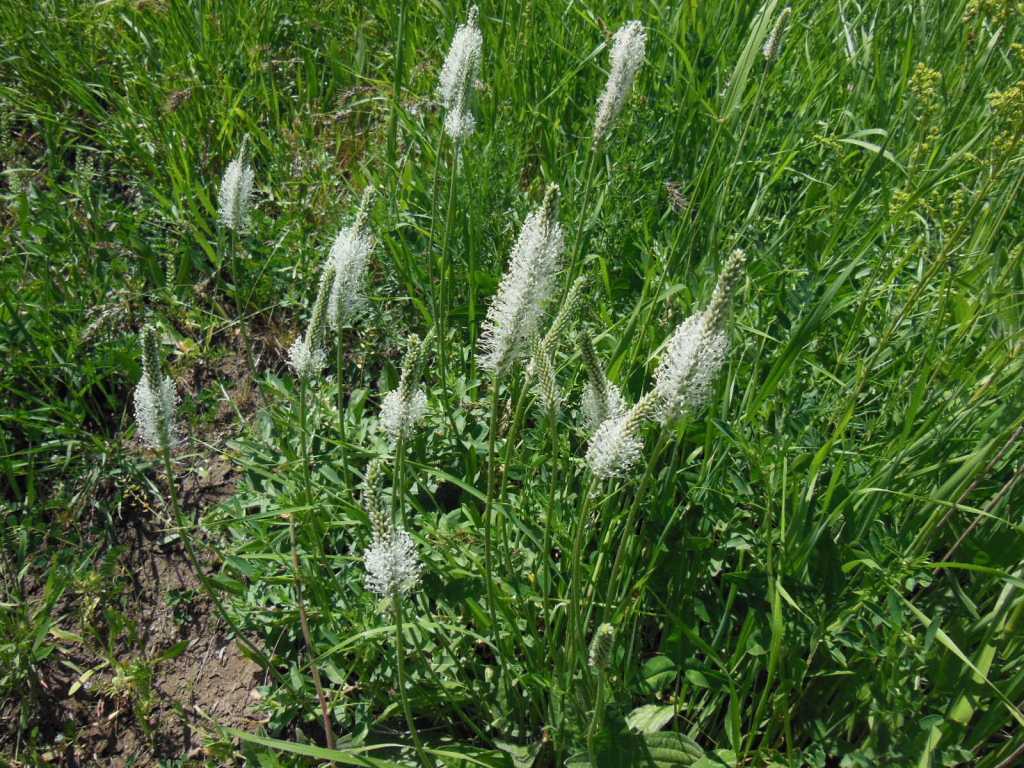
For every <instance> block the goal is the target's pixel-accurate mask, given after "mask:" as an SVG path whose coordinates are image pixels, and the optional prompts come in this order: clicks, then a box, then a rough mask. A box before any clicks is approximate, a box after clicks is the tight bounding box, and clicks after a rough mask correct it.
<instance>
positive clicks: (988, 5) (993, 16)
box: [964, 0, 1019, 24]
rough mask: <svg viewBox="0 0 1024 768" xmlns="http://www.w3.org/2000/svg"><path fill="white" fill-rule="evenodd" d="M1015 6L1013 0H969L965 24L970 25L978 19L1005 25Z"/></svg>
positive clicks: (965, 12) (965, 11)
mask: <svg viewBox="0 0 1024 768" xmlns="http://www.w3.org/2000/svg"><path fill="white" fill-rule="evenodd" d="M1014 5H1015V3H1013V2H1012V0H968V3H967V7H966V9H964V24H970V23H971V22H972V21H974V20H975V19H977V18H981V19H984V20H985V21H988V22H990V23H995V24H1003V23H1005V22H1006V20H1007V19H1009V18H1010V14H1011V13H1012V12H1013V10H1014ZM1018 10H1019V9H1018Z"/></svg>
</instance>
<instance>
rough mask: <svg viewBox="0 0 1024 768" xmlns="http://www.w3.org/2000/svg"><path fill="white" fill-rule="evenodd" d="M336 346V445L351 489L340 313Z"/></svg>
mask: <svg viewBox="0 0 1024 768" xmlns="http://www.w3.org/2000/svg"><path fill="white" fill-rule="evenodd" d="M335 330H336V331H337V333H336V336H337V337H338V338H337V342H338V346H337V349H336V351H335V374H334V378H335V383H336V384H337V385H338V401H337V402H338V444H339V445H340V446H341V476H342V479H343V480H344V483H345V487H346V488H349V489H351V487H352V476H351V475H350V474H349V471H348V449H347V448H346V447H345V442H346V437H345V414H346V409H345V343H344V342H345V338H344V330H343V324H342V317H341V313H340V312H339V313H338V321H337V324H336V326H335Z"/></svg>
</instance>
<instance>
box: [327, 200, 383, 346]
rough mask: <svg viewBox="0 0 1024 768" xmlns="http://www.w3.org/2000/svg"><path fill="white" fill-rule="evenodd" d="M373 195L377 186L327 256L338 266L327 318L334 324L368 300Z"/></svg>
mask: <svg viewBox="0 0 1024 768" xmlns="http://www.w3.org/2000/svg"><path fill="white" fill-rule="evenodd" d="M373 197H374V190H373V187H367V188H366V190H365V191H364V192H363V199H362V202H361V203H360V204H359V211H358V212H357V213H356V218H355V221H353V222H352V224H351V225H350V226H347V227H345V228H344V229H342V230H341V231H340V232H339V233H338V235H337V237H335V238H334V244H333V245H332V246H331V252H330V254H329V255H328V257H327V261H328V263H329V264H332V265H333V266H334V282H333V284H332V285H331V295H330V298H329V300H328V304H327V319H328V321H329V322H330V324H331V327H332V328H336V327H337V325H338V323H339V322H342V323H343V322H345V321H346V320H348V319H349V318H351V317H352V316H353V315H355V314H356V313H357V312H358V311H359V310H360V309H362V307H363V305H364V304H365V303H366V297H365V296H363V283H364V281H365V280H366V268H367V265H368V264H369V261H370V252H371V251H372V250H373V236H372V235H371V234H370V232H369V231H368V229H367V226H366V219H367V216H368V215H369V209H370V206H371V203H372V201H373Z"/></svg>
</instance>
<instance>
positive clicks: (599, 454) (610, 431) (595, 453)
mask: <svg viewBox="0 0 1024 768" xmlns="http://www.w3.org/2000/svg"><path fill="white" fill-rule="evenodd" d="M659 400H660V399H659V397H658V393H657V392H648V393H647V394H646V395H644V396H643V397H642V398H640V400H639V401H638V402H637V404H636V405H634V406H633V407H632V408H630V409H629V410H628V411H626V412H625V413H623V414H621V415H619V416H611V417H609V418H607V419H605V420H604V421H603V422H601V424H600V426H598V428H597V430H596V431H595V432H594V434H593V436H592V437H591V438H590V445H588V446H587V455H586V460H587V464H588V466H589V467H590V471H591V472H593V473H594V476H595V477H597V478H599V479H601V480H607V479H609V478H613V477H622V476H624V475H626V474H628V473H629V471H630V470H631V469H633V467H634V466H635V465H636V463H637V462H638V461H639V460H640V457H641V456H643V451H644V444H643V440H641V439H640V435H639V431H640V428H641V427H642V426H643V424H644V422H645V421H648V420H649V419H651V418H653V417H654V416H656V415H657V412H658V408H659Z"/></svg>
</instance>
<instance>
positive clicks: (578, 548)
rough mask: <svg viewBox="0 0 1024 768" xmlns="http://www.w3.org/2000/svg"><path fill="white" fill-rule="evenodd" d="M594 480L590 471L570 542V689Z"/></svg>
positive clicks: (579, 635)
mask: <svg viewBox="0 0 1024 768" xmlns="http://www.w3.org/2000/svg"><path fill="white" fill-rule="evenodd" d="M593 486H594V480H593V476H592V475H590V473H589V472H588V473H587V479H586V481H585V482H584V484H583V501H582V503H581V504H580V512H579V515H578V516H577V519H576V535H575V536H574V537H573V542H572V555H571V556H570V558H569V568H570V572H571V576H570V577H569V619H568V625H567V628H566V631H567V635H568V637H567V638H566V641H567V643H568V648H567V649H566V650H567V652H568V664H567V665H566V672H565V688H564V690H566V691H568V690H570V689H571V685H572V678H573V674H574V673H575V667H576V650H577V647H581V646H582V642H581V640H582V629H581V628H580V626H579V604H580V596H579V593H580V560H581V558H582V557H583V553H582V547H583V532H584V530H586V528H587V519H588V517H589V515H590V502H591V496H592V493H593V491H594V487H593Z"/></svg>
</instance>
